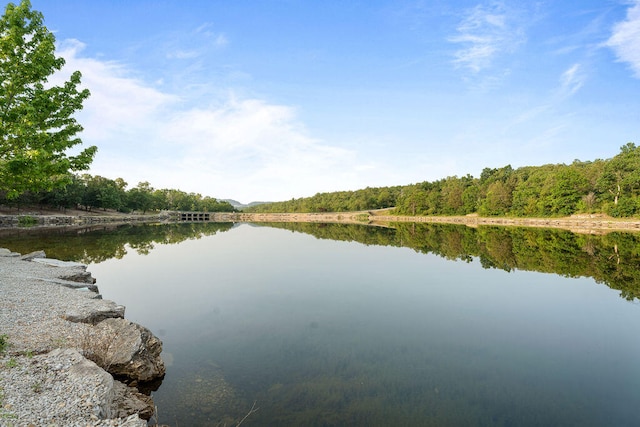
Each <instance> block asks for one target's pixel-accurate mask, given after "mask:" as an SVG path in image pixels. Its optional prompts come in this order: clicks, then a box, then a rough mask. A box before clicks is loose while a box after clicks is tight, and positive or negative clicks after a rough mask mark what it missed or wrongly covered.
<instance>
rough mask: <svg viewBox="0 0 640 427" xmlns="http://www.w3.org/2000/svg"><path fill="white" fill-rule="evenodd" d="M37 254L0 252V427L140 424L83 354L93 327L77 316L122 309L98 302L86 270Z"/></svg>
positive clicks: (122, 391)
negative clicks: (1, 347) (1, 349)
mask: <svg viewBox="0 0 640 427" xmlns="http://www.w3.org/2000/svg"><path fill="white" fill-rule="evenodd" d="M41 257H44V254H43V253H39V254H32V255H30V256H26V257H21V256H20V255H19V254H15V253H11V252H9V251H8V250H6V249H0V336H2V339H3V341H6V342H8V346H7V348H6V349H5V351H4V352H3V354H1V355H0V426H16V427H17V426H65V427H66V426H146V425H147V423H146V422H145V421H143V420H142V419H140V418H139V416H138V414H136V413H133V412H134V411H132V410H129V411H128V412H129V413H124V412H123V410H122V405H120V406H118V402H120V403H121V401H122V399H123V398H124V396H126V395H127V394H128V393H130V387H127V386H125V385H124V384H122V383H120V382H118V381H115V380H114V379H113V377H112V376H111V374H109V373H107V372H106V371H104V370H103V369H102V368H100V367H98V366H97V365H96V364H95V363H93V362H91V361H89V360H87V359H86V358H85V357H84V356H83V355H82V353H83V350H87V349H86V345H87V344H86V337H87V336H89V333H88V330H89V328H91V327H92V325H91V324H88V323H77V319H93V320H97V321H99V320H100V318H101V316H104V317H105V318H106V317H118V315H120V314H122V315H123V314H124V307H121V306H117V305H116V304H115V303H113V302H111V301H105V300H102V299H101V298H100V296H99V294H97V292H96V291H97V288H96V287H95V285H93V284H92V282H93V279H92V278H91V276H90V274H88V273H87V272H86V267H85V266H83V265H80V264H76V263H65V262H60V261H56V260H47V259H46V258H45V259H42V258H41ZM92 316H93V317H92ZM120 317H121V316H120ZM66 319H71V320H75V321H71V320H66ZM83 347H85V348H84V349H83ZM129 414H131V415H129Z"/></svg>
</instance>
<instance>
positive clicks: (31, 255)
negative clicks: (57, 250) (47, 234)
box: [20, 251, 47, 261]
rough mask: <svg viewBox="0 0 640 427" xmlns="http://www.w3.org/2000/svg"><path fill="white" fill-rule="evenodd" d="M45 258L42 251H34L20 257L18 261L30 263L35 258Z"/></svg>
mask: <svg viewBox="0 0 640 427" xmlns="http://www.w3.org/2000/svg"><path fill="white" fill-rule="evenodd" d="M46 257H47V255H46V254H45V253H44V251H35V252H31V253H28V254H26V255H22V256H21V257H20V259H21V260H23V261H31V260H33V259H36V258H46Z"/></svg>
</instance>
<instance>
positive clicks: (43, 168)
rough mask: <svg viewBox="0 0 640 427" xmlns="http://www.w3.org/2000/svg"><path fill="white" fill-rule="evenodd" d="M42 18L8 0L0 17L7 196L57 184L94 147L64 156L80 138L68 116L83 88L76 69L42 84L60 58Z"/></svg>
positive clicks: (0, 164)
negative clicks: (58, 83) (64, 78)
mask: <svg viewBox="0 0 640 427" xmlns="http://www.w3.org/2000/svg"><path fill="white" fill-rule="evenodd" d="M43 22H44V18H43V15H42V13H40V12H38V11H34V10H32V9H31V3H30V1H29V0H22V1H21V2H20V4H19V5H16V4H14V3H9V4H8V5H7V6H6V9H5V13H4V15H3V16H2V18H0V81H1V82H2V84H1V85H0V191H4V192H6V195H7V197H8V198H15V197H17V196H19V195H20V194H21V193H23V192H25V191H31V192H38V191H41V190H50V189H53V188H59V187H63V186H64V185H66V184H67V183H69V177H70V175H69V172H70V171H79V170H86V169H88V167H89V165H90V163H91V161H92V160H93V157H94V155H95V152H96V150H97V149H96V147H89V148H86V149H84V150H83V151H81V152H80V153H79V154H78V155H75V156H68V155H67V154H66V151H67V150H68V149H69V148H71V147H74V146H75V145H77V144H80V143H81V142H82V141H81V140H80V138H78V137H77V136H76V135H77V134H78V133H79V132H80V131H81V130H82V126H80V124H78V122H77V121H76V119H75V118H74V117H73V114H74V113H75V112H76V111H78V110H80V109H82V103H83V101H84V100H85V99H87V97H88V96H89V91H88V90H87V89H82V90H81V89H79V85H80V72H78V71H76V72H74V73H73V74H72V75H71V77H70V79H69V81H67V82H65V83H64V84H63V85H62V86H52V85H50V84H47V83H48V79H49V77H50V76H51V75H52V74H54V73H55V72H56V71H59V70H60V69H61V68H62V66H63V65H64V63H65V61H64V59H63V58H58V57H56V56H55V37H54V36H53V34H52V33H51V32H50V31H49V30H48V29H47V28H46V27H45V26H44V24H43Z"/></svg>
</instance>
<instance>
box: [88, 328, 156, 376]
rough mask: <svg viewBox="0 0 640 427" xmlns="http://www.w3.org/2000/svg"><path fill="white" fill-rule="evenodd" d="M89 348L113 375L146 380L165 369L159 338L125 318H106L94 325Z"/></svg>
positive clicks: (99, 362)
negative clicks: (91, 342)
mask: <svg viewBox="0 0 640 427" xmlns="http://www.w3.org/2000/svg"><path fill="white" fill-rule="evenodd" d="M94 329H95V338H94V339H95V342H94V343H93V344H92V345H91V349H92V350H93V351H94V352H95V358H96V360H98V364H100V365H101V366H103V367H104V368H105V369H106V370H107V371H109V372H110V373H112V374H113V375H116V376H122V377H125V378H127V379H129V380H131V381H138V382H147V381H153V380H156V379H158V378H162V377H163V376H164V374H165V372H166V369H165V365H164V362H163V361H162V358H161V357H160V353H161V352H162V341H160V340H159V339H158V338H157V337H156V336H155V335H153V334H152V333H151V331H149V329H147V328H145V327H144V326H140V325H138V324H137V323H133V322H130V321H128V320H126V319H106V320H103V321H102V322H100V323H98V324H97V325H96V326H95V328H94Z"/></svg>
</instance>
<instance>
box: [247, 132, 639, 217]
mask: <svg viewBox="0 0 640 427" xmlns="http://www.w3.org/2000/svg"><path fill="white" fill-rule="evenodd" d="M387 207H395V209H394V210H393V213H395V214H399V215H468V214H474V213H477V214H479V215H482V216H518V217H536V216H538V217H553V216H567V215H572V214H576V213H589V214H595V213H604V214H608V215H611V216H613V217H628V216H633V215H638V214H640V147H636V145H635V144H633V143H628V144H626V145H624V146H622V147H621V150H620V153H619V154H618V155H616V156H615V157H613V158H611V159H608V160H595V161H587V162H582V161H580V160H575V161H574V162H573V163H571V164H570V165H566V164H550V165H544V166H526V167H521V168H518V169H513V168H512V167H511V166H509V165H508V166H505V167H502V168H497V169H493V168H485V169H484V170H483V171H482V173H481V175H480V177H479V178H475V177H473V176H471V175H466V176H463V177H457V176H450V177H447V178H444V179H441V180H438V181H433V182H427V181H425V182H422V183H418V184H412V185H407V186H401V187H381V188H367V189H364V190H358V191H350V192H336V193H321V194H316V195H315V196H313V197H309V198H302V199H293V200H291V201H288V202H278V203H270V204H265V205H259V206H255V207H252V208H250V209H246V210H245V211H247V212H322V211H328V212H343V211H357V210H372V209H380V208H387Z"/></svg>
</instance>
